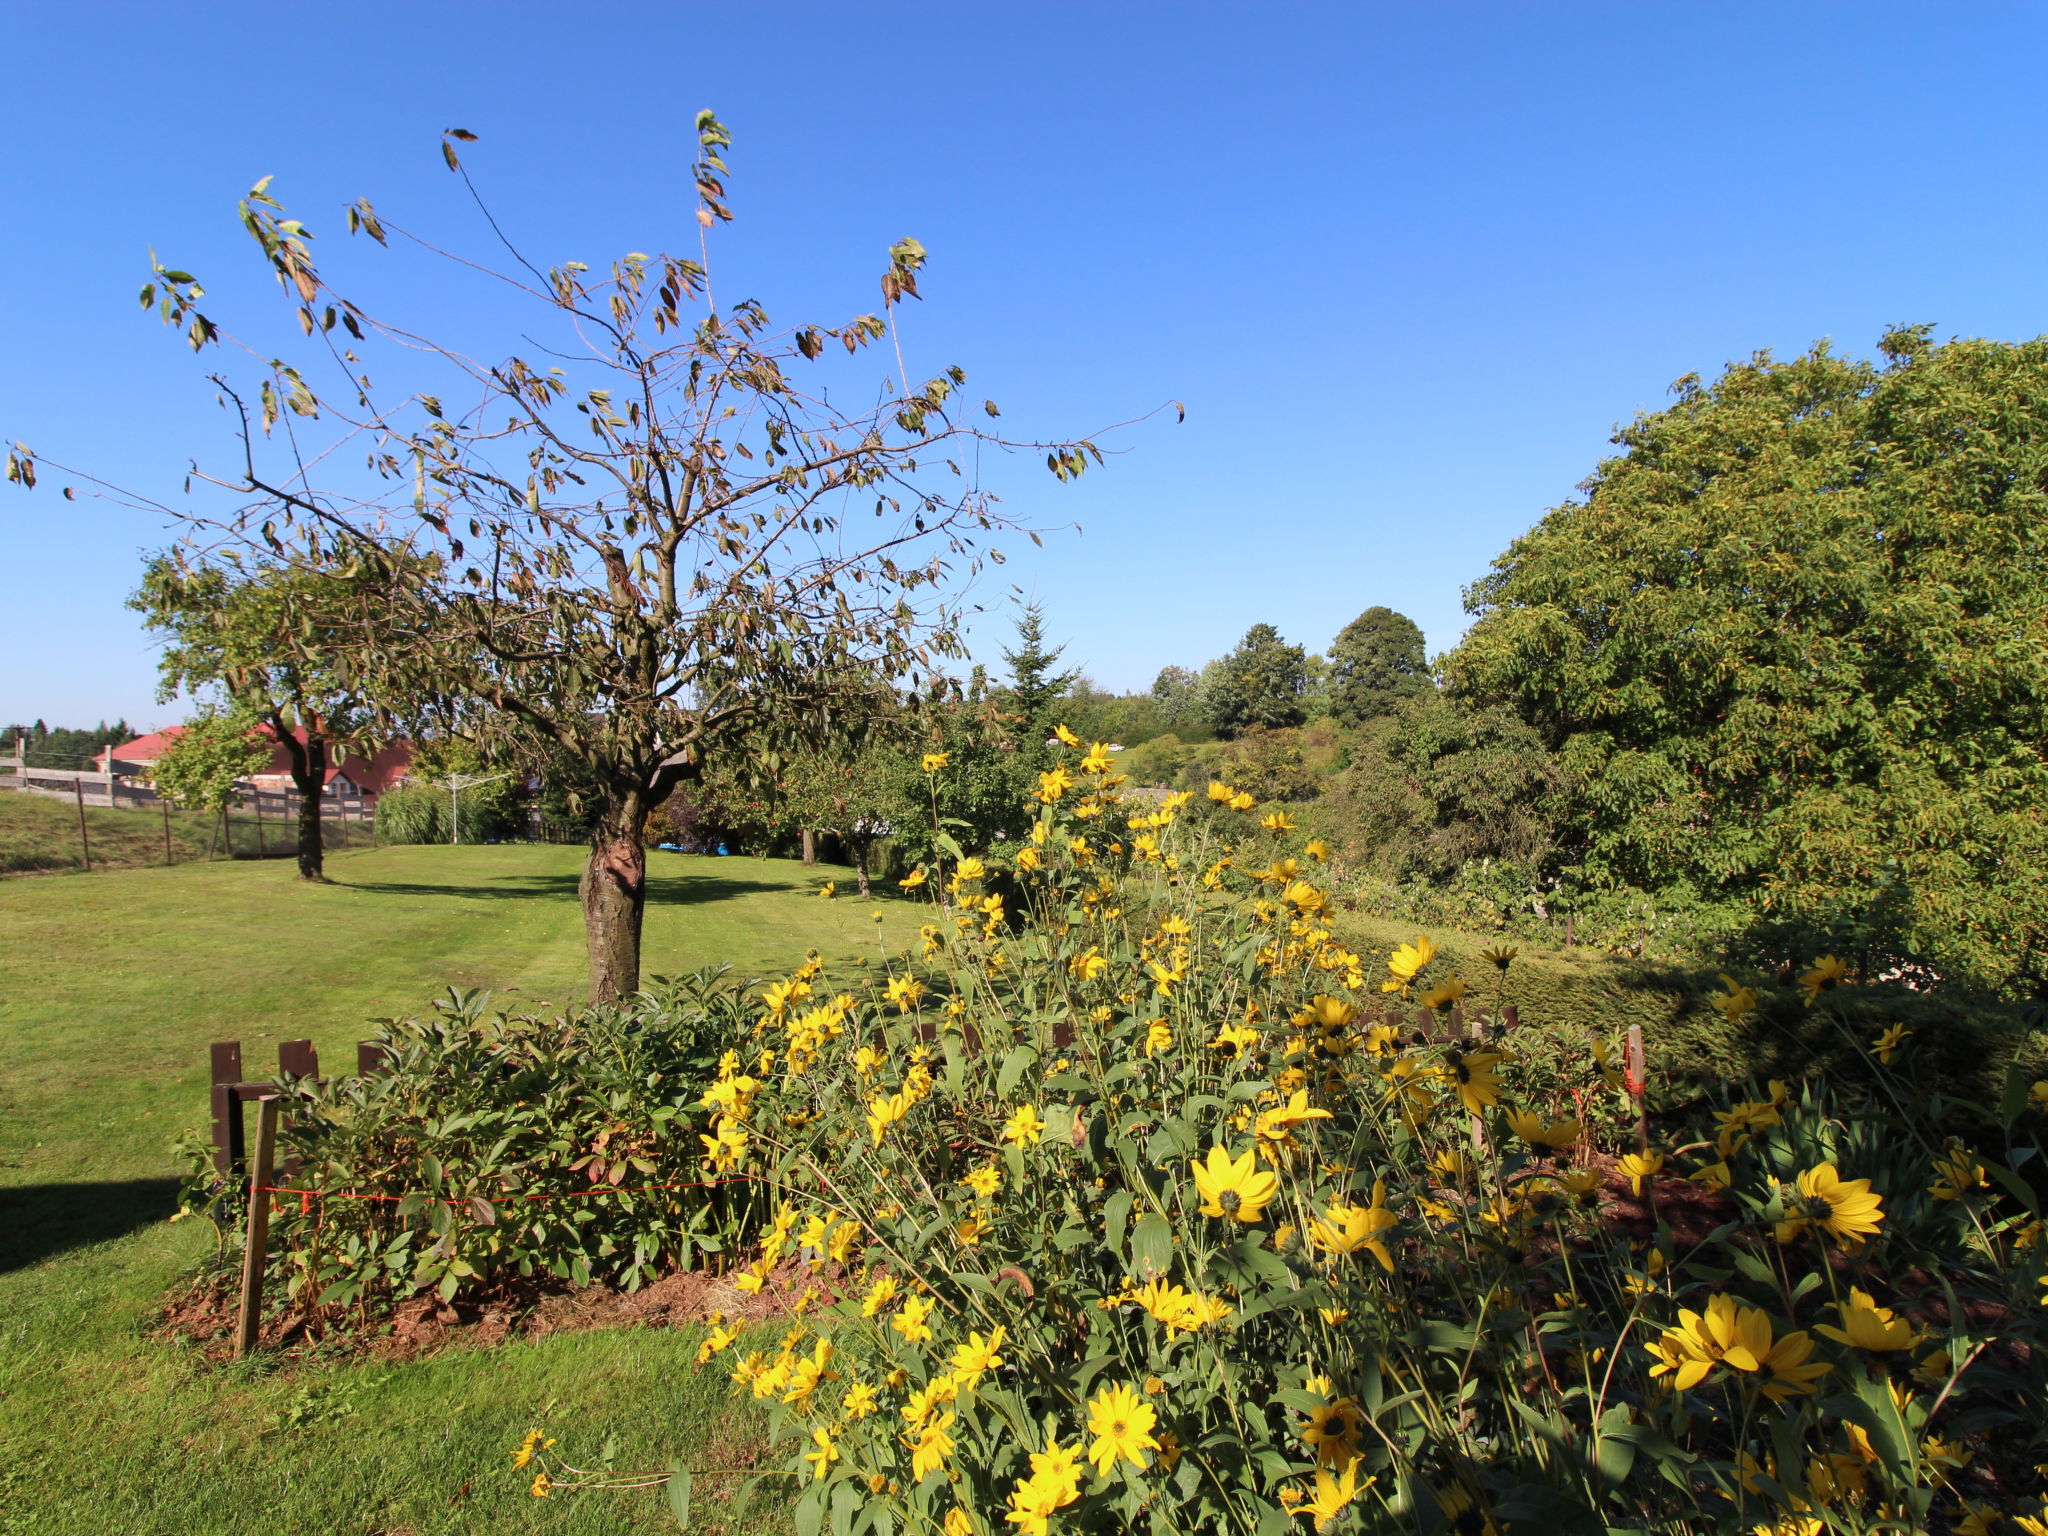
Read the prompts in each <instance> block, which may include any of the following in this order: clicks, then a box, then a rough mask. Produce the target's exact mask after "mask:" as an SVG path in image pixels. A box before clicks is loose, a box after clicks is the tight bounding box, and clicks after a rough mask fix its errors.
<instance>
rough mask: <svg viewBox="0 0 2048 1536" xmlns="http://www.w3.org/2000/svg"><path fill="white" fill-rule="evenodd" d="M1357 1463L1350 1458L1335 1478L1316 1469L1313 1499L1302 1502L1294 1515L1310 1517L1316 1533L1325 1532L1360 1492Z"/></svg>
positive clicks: (1368, 1481)
mask: <svg viewBox="0 0 2048 1536" xmlns="http://www.w3.org/2000/svg"><path fill="white" fill-rule="evenodd" d="M1358 1463H1359V1458H1358V1457H1356V1456H1354V1457H1352V1458H1351V1459H1350V1460H1349V1461H1347V1462H1345V1463H1344V1471H1343V1473H1342V1475H1341V1476H1337V1477H1332V1476H1331V1475H1330V1474H1329V1473H1327V1472H1325V1471H1323V1470H1321V1469H1320V1468H1318V1469H1317V1471H1316V1492H1315V1497H1314V1498H1312V1499H1309V1500H1307V1501H1306V1502H1304V1503H1303V1504H1302V1505H1301V1507H1300V1508H1299V1509H1297V1510H1296V1511H1295V1513H1296V1514H1301V1515H1312V1516H1313V1517H1314V1518H1315V1522H1316V1530H1317V1531H1318V1532H1322V1531H1327V1530H1328V1529H1329V1528H1330V1527H1331V1526H1332V1525H1334V1524H1336V1522H1337V1516H1338V1515H1339V1514H1341V1513H1342V1512H1343V1510H1344V1506H1345V1505H1347V1504H1349V1503H1350V1502H1351V1501H1352V1500H1353V1499H1355V1498H1357V1497H1358V1495H1359V1493H1360V1492H1361V1491H1362V1489H1361V1487H1360V1485H1359V1481H1358ZM1373 1482H1374V1479H1372V1478H1370V1477H1368V1478H1367V1479H1366V1480H1365V1484H1364V1486H1365V1487H1367V1488H1370V1487H1371V1486H1372V1484H1373Z"/></svg>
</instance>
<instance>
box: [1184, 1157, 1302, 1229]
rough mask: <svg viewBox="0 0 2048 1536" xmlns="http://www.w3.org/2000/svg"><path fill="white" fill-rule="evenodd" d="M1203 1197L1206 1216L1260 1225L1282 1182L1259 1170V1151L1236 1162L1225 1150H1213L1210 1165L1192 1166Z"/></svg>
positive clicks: (1209, 1159) (1197, 1185)
mask: <svg viewBox="0 0 2048 1536" xmlns="http://www.w3.org/2000/svg"><path fill="white" fill-rule="evenodd" d="M1188 1166H1189V1168H1190V1170H1191V1171H1192V1172H1193V1174H1194V1176H1195V1188H1196V1190H1197V1191H1198V1192H1199V1193H1200V1194H1201V1197H1202V1214H1203V1215H1204V1216H1213V1217H1216V1218H1218V1219H1219V1220H1220V1219H1225V1218H1227V1219H1229V1220H1231V1221H1240V1222H1244V1223H1246V1224H1247V1225H1249V1224H1251V1223H1253V1222H1256V1221H1258V1220H1259V1218H1260V1217H1261V1216H1263V1215H1264V1214H1265V1210H1266V1206H1267V1204H1268V1202H1270V1201H1271V1200H1272V1198H1273V1197H1274V1196H1275V1195H1276V1194H1278V1193H1279V1192H1280V1181H1279V1180H1278V1179H1277V1178H1275V1177H1274V1176H1273V1175H1272V1174H1270V1173H1266V1172H1263V1171H1262V1170H1261V1169H1260V1168H1259V1156H1258V1153H1257V1152H1256V1151H1248V1152H1246V1153H1245V1154H1244V1156H1242V1157H1240V1158H1237V1159H1235V1160H1233V1159H1232V1158H1231V1155H1230V1153H1229V1152H1228V1151H1226V1150H1225V1149H1224V1148H1222V1147H1211V1148H1210V1149H1209V1157H1208V1161H1207V1162H1206V1163H1191V1164H1189V1165H1188Z"/></svg>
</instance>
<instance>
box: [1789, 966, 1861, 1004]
mask: <svg viewBox="0 0 2048 1536" xmlns="http://www.w3.org/2000/svg"><path fill="white" fill-rule="evenodd" d="M1848 975H1849V966H1848V963H1847V962H1846V961H1844V960H1842V959H1841V958H1840V957H1839V956H1837V955H1822V956H1821V957H1820V958H1819V959H1818V960H1816V961H1814V962H1813V966H1812V968H1811V969H1810V970H1808V971H1806V972H1805V973H1804V974H1803V975H1801V976H1800V978H1799V990H1800V991H1801V992H1803V993H1804V994H1805V995H1806V1006H1807V1007H1809V1008H1811V1007H1812V1006H1813V1005H1814V1003H1815V1002H1817V1001H1818V1000H1819V998H1820V995H1821V993H1823V992H1827V991H1830V990H1832V989H1833V988H1835V987H1838V986H1840V985H1841V984H1842V982H1843V981H1844V980H1845V979H1846V978H1847V977H1848Z"/></svg>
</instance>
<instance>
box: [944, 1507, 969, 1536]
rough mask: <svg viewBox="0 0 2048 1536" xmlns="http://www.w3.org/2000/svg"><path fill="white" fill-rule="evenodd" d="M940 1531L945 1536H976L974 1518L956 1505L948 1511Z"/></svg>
mask: <svg viewBox="0 0 2048 1536" xmlns="http://www.w3.org/2000/svg"><path fill="white" fill-rule="evenodd" d="M939 1529H940V1530H941V1531H943V1532H944V1533H945V1536H974V1516H972V1515H970V1514H968V1513H967V1511H966V1510H964V1509H962V1508H961V1507H960V1506H959V1505H958V1504H955V1505H954V1506H953V1507H952V1508H951V1509H949V1510H947V1511H946V1518H945V1521H944V1523H943V1524H942V1525H941V1526H940V1527H939Z"/></svg>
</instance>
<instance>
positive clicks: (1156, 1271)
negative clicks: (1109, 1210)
mask: <svg viewBox="0 0 2048 1536" xmlns="http://www.w3.org/2000/svg"><path fill="white" fill-rule="evenodd" d="M1131 1267H1132V1269H1134V1270H1135V1271H1136V1272H1137V1276H1138V1278H1139V1279H1140V1280H1157V1279H1160V1278H1162V1277H1164V1276H1165V1275H1166V1274H1167V1273H1168V1272H1169V1271H1170V1270H1171V1269H1172V1268H1173V1226H1172V1223H1170V1222H1169V1221H1167V1219H1166V1218H1165V1217H1164V1216H1161V1215H1160V1214H1159V1213H1158V1212H1156V1211H1154V1212H1152V1213H1150V1214H1148V1215H1146V1216H1143V1217H1141V1218H1139V1221H1138V1230H1137V1232H1136V1233H1135V1234H1133V1236H1132V1238H1131Z"/></svg>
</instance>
